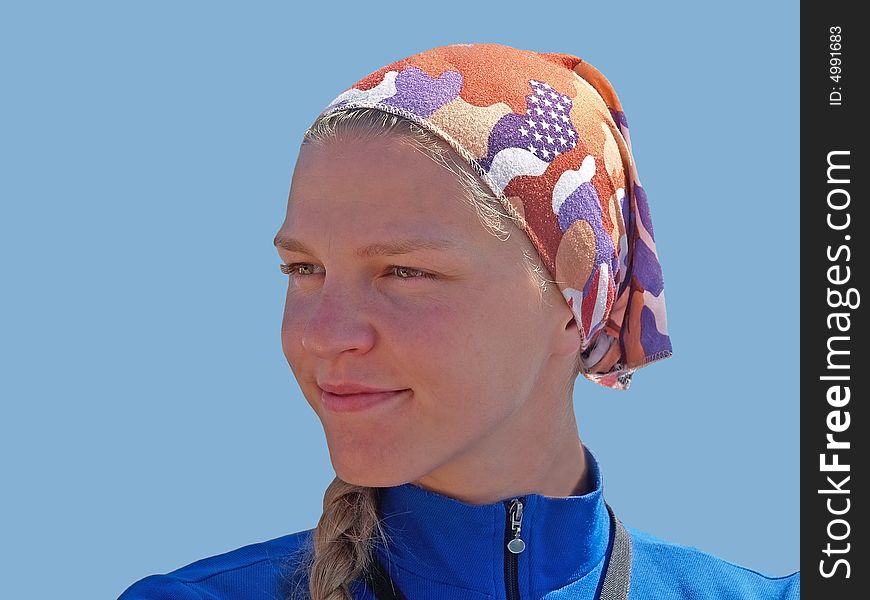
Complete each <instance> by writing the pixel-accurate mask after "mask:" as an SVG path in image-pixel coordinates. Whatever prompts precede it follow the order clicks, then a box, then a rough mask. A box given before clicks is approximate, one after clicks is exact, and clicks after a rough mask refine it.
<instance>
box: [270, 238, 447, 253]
mask: <svg viewBox="0 0 870 600" xmlns="http://www.w3.org/2000/svg"><path fill="white" fill-rule="evenodd" d="M273 243H274V244H275V247H276V248H282V249H283V250H287V251H288V252H304V253H306V254H314V253H313V252H312V251H311V249H310V248H309V247H308V246H306V245H305V244H304V243H302V242H301V241H299V240H297V239H294V238H291V237H286V236H283V235H282V234H280V233H279V234H278V235H276V236H275V240H274V242H273ZM453 248H456V244H455V243H453V242H452V241H450V240H443V239H429V238H421V237H415V238H410V239H406V240H396V241H392V242H376V243H374V244H369V245H368V246H365V247H364V248H360V249H358V250H357V251H356V252H355V254H356V255H357V256H358V257H360V258H371V257H374V256H396V255H399V254H408V253H409V252H414V251H416V250H450V249H453Z"/></svg>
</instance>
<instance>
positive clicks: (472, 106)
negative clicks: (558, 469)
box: [320, 44, 672, 390]
mask: <svg viewBox="0 0 870 600" xmlns="http://www.w3.org/2000/svg"><path fill="white" fill-rule="evenodd" d="M357 107H360V108H375V109H379V110H382V111H384V112H387V113H391V114H395V115H399V116H402V117H405V118H406V119H409V120H411V121H413V122H415V123H417V124H419V125H420V126H422V127H424V128H425V129H428V130H429V131H431V132H433V133H435V134H436V135H438V136H439V137H441V138H442V139H444V140H445V141H446V142H448V143H449V144H450V146H451V147H452V148H453V149H454V150H455V151H456V152H457V153H458V154H459V155H460V156H461V157H462V158H464V159H465V160H466V161H467V162H468V164H469V165H471V167H472V168H473V169H474V170H475V171H476V172H477V173H478V175H479V176H480V177H481V179H482V180H483V181H484V182H485V183H486V185H487V186H488V187H489V188H490V190H491V191H492V193H493V194H494V195H495V196H496V197H498V198H499V200H500V201H501V203H502V204H503V205H504V206H505V208H506V209H507V210H508V211H509V212H511V214H514V215H518V216H519V217H521V219H520V221H521V222H522V223H523V225H522V228H523V229H524V231H525V232H526V234H527V235H528V236H529V239H530V240H531V241H532V244H533V245H534V246H535V248H536V249H537V251H538V253H539V254H540V256H541V259H542V262H543V264H544V265H545V266H546V267H547V269H548V271H549V273H550V275H551V276H552V278H553V281H555V282H556V284H557V285H558V287H559V290H560V291H561V292H562V295H563V297H564V298H565V300H566V301H567V303H568V305H569V306H570V307H571V310H572V312H573V314H574V316H575V320H576V323H577V328H578V330H579V332H580V338H581V348H582V353H581V359H582V361H581V370H580V373H581V374H582V375H583V376H584V377H586V378H587V379H589V380H591V381H593V382H595V383H598V384H600V385H602V386H605V387H608V388H614V389H622V390H627V389H628V388H629V385H630V383H631V377H632V374H633V373H634V371H636V370H637V369H638V368H640V367H643V366H646V365H648V364H649V363H651V362H653V361H657V360H661V359H663V358H667V357H669V356H671V353H672V350H671V342H670V337H669V336H668V328H667V318H666V312H665V295H664V285H663V279H662V271H661V266H660V265H659V261H658V255H657V253H656V244H655V239H654V237H653V228H652V221H651V219H650V211H649V205H648V203H647V197H646V193H645V192H644V190H643V188H642V187H641V185H640V181H639V180H638V176H637V169H636V168H635V164H634V159H633V157H632V153H631V141H630V138H629V135H628V122H627V121H626V118H625V113H624V112H623V110H622V105H621V104H620V102H619V99H618V98H617V96H616V92H614V90H613V87H612V86H611V85H610V82H609V81H608V80H607V79H606V78H605V77H604V75H602V74H601V73H600V72H599V71H598V70H597V69H595V68H594V67H593V66H592V65H590V64H589V63H587V62H585V61H583V60H582V59H580V58H578V57H576V56H572V55H570V54H562V53H554V52H534V51H528V50H521V49H517V48H512V47H510V46H505V45H502V44H451V45H448V46H442V47H437V48H432V49H430V50H426V51H424V52H420V53H418V54H415V55H413V56H409V57H407V58H403V59H401V60H397V61H395V62H393V63H391V64H389V65H387V66H385V67H382V68H380V69H378V70H377V71H374V72H373V73H370V74H369V75H366V76H365V77H363V78H362V79H360V80H359V81H357V82H356V83H354V84H353V85H352V86H351V87H349V88H347V89H346V90H345V91H344V92H342V93H341V94H340V95H339V96H338V97H336V98H335V99H334V100H333V101H332V102H331V103H330V104H329V105H328V106H327V107H326V108H325V109H324V110H323V111H322V113H321V115H320V116H325V115H326V114H329V113H331V112H333V111H336V110H343V109H350V108H357Z"/></svg>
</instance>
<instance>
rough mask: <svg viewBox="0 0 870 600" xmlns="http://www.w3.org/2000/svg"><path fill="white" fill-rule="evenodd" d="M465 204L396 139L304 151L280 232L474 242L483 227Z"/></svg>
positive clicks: (452, 179) (445, 175)
mask: <svg viewBox="0 0 870 600" xmlns="http://www.w3.org/2000/svg"><path fill="white" fill-rule="evenodd" d="M465 196H466V192H465V189H464V187H463V186H462V185H461V184H460V183H459V181H458V179H457V176H456V175H455V174H453V173H452V172H450V171H449V170H447V169H446V168H445V167H444V166H442V165H440V164H438V163H436V162H435V161H434V160H433V159H432V158H430V157H429V156H427V155H425V154H423V153H422V152H421V151H420V150H418V149H417V148H414V147H413V146H410V145H409V144H408V143H407V142H403V141H401V140H399V139H395V138H378V139H372V140H360V139H357V138H350V139H345V140H342V141H330V142H325V143H318V144H306V145H303V147H302V149H301V150H300V153H299V159H298V161H297V163H296V168H295V170H294V173H293V181H292V184H291V188H290V197H289V199H288V204H287V219H286V221H285V225H284V227H283V228H282V229H283V230H287V229H291V230H294V231H293V232H292V233H293V234H294V235H295V234H297V233H299V231H298V230H299V229H303V230H313V231H322V230H324V229H326V228H328V229H330V230H331V231H342V232H343V233H344V234H357V235H358V234H363V233H366V232H371V233H377V234H378V235H384V234H387V235H389V234H390V233H391V232H393V233H395V234H397V235H398V234H402V235H407V234H419V235H423V234H429V233H431V232H432V230H433V229H434V230H439V231H440V232H441V233H444V232H445V231H453V232H455V233H459V234H473V233H474V232H475V230H480V229H482V226H481V224H480V223H479V222H478V220H477V217H476V215H475V211H474V208H473V207H472V206H471V204H470V202H469V200H468V199H467V198H466V197H465ZM484 233H485V232H484Z"/></svg>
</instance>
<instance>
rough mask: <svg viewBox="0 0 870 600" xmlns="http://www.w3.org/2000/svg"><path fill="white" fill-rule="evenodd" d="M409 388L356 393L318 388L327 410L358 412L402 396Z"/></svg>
mask: <svg viewBox="0 0 870 600" xmlns="http://www.w3.org/2000/svg"><path fill="white" fill-rule="evenodd" d="M410 391H411V390H410V389H404V390H393V391H389V392H368V393H357V394H334V393H332V392H327V391H326V390H324V389H321V390H320V400H321V402H322V404H323V407H324V408H325V409H326V410H328V411H329V412H334V413H349V412H360V411H363V410H367V409H370V408H373V407H375V406H380V405H381V404H384V403H386V402H389V401H390V400H393V399H396V398H399V397H404V396H405V393H406V392H410Z"/></svg>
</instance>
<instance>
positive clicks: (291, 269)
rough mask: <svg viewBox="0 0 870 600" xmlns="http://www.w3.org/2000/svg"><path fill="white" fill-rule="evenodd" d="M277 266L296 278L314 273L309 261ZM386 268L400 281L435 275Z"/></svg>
mask: <svg viewBox="0 0 870 600" xmlns="http://www.w3.org/2000/svg"><path fill="white" fill-rule="evenodd" d="M279 266H280V268H281V272H282V273H284V274H286V275H290V276H291V277H297V278H298V277H306V276H308V275H313V274H314V273H312V272H311V270H312V269H314V268H315V265H313V264H311V263H290V264H285V263H281V265H279ZM387 270H388V271H392V272H393V273H394V274H395V276H396V279H400V280H402V281H409V280H413V279H435V275H432V274H431V273H427V272H426V271H421V270H420V269H412V268H411V267H403V266H400V265H391V266H390V267H388V268H387ZM300 271H303V272H300Z"/></svg>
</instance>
